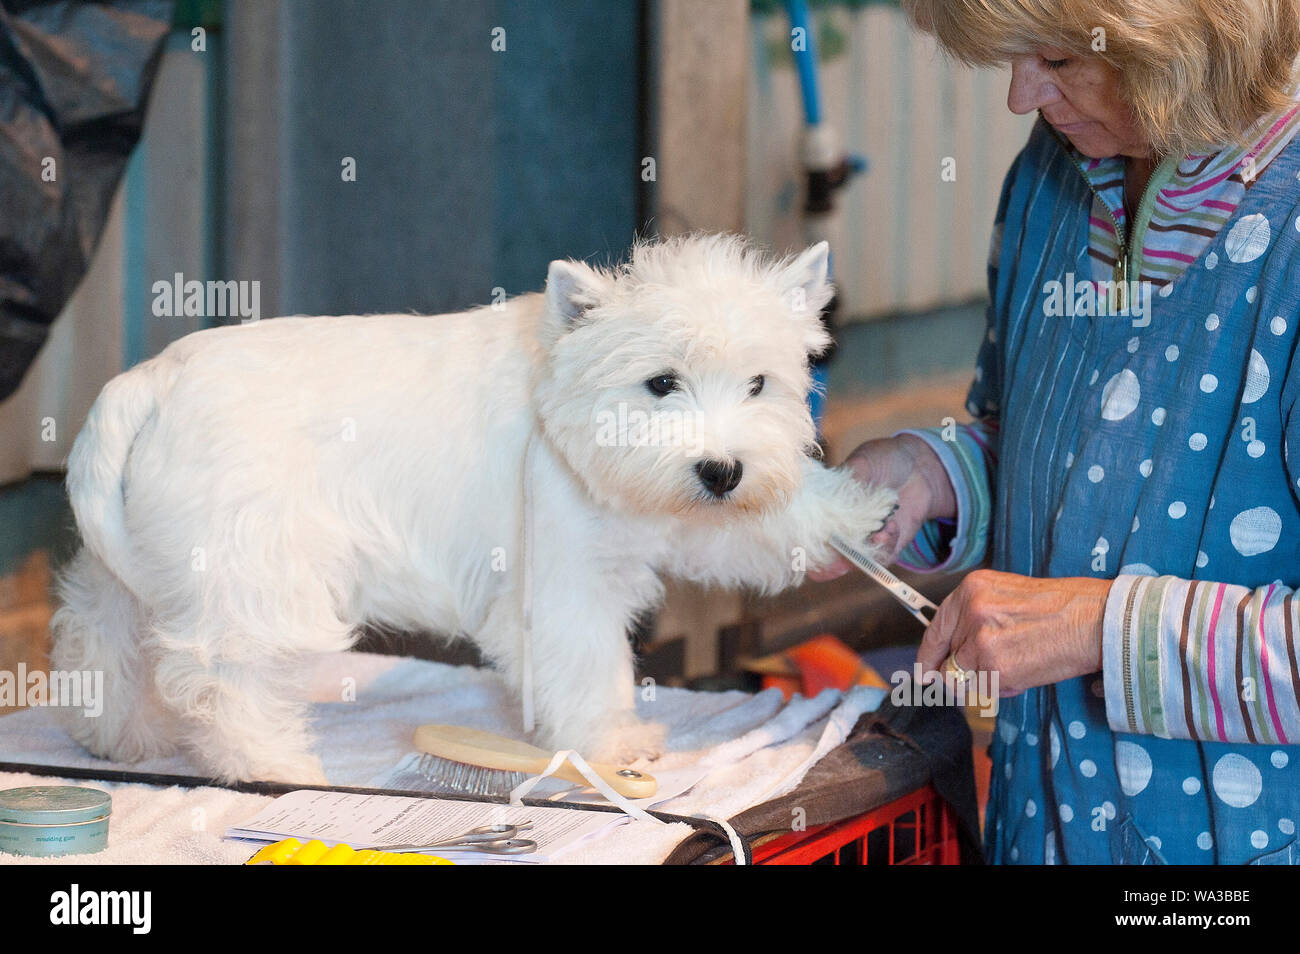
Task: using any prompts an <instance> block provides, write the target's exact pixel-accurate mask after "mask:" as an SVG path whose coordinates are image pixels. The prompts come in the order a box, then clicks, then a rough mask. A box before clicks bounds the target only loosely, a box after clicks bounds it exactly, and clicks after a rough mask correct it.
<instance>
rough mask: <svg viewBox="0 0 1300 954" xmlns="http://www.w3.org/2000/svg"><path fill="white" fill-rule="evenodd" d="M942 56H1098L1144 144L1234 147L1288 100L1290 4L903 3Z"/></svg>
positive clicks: (990, 60)
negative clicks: (1110, 70)
mask: <svg viewBox="0 0 1300 954" xmlns="http://www.w3.org/2000/svg"><path fill="white" fill-rule="evenodd" d="M903 9H904V10H905V11H906V13H907V16H908V18H909V19H910V20H911V21H912V23H913V24H914V25H915V26H917V27H919V28H920V29H922V30H924V31H926V32H928V33H932V34H934V36H935V38H936V39H937V40H938V41H939V44H940V45H941V46H942V47H943V48H944V49H945V50H947V52H948V53H950V54H951V55H953V56H955V57H956V58H957V59H959V60H962V61H964V62H966V63H969V64H972V65H979V66H990V65H994V64H1000V63H1006V62H1008V61H1009V60H1011V59H1012V58H1014V57H1017V56H1022V55H1024V54H1026V53H1032V52H1033V51H1035V50H1037V49H1041V48H1043V47H1052V48H1057V49H1061V50H1066V51H1069V53H1070V54H1071V55H1072V56H1096V57H1100V58H1101V59H1102V60H1104V61H1105V62H1107V63H1109V64H1110V65H1111V66H1112V67H1114V68H1115V69H1117V70H1118V71H1119V74H1120V79H1119V82H1120V89H1121V91H1122V92H1123V94H1124V96H1125V98H1126V99H1127V101H1128V103H1129V105H1130V107H1131V108H1132V110H1133V113H1134V116H1135V118H1136V120H1137V122H1138V125H1139V128H1141V129H1142V130H1143V132H1145V133H1146V135H1147V137H1148V138H1149V139H1150V141H1151V143H1152V145H1153V146H1154V147H1155V149H1156V151H1157V152H1159V153H1162V154H1168V153H1176V154H1179V155H1182V154H1185V153H1189V152H1195V151H1198V150H1205V149H1216V148H1221V147H1223V146H1226V145H1229V144H1231V143H1240V142H1241V139H1242V136H1243V135H1244V134H1245V132H1246V131H1247V130H1248V129H1249V128H1250V127H1251V126H1252V125H1253V124H1254V123H1255V122H1256V121H1258V120H1259V119H1260V118H1261V117H1262V116H1265V115H1267V114H1268V113H1271V112H1273V111H1274V110H1276V109H1280V108H1282V107H1283V106H1285V104H1286V103H1287V101H1288V99H1289V90H1290V87H1291V83H1292V80H1293V65H1294V63H1295V60H1296V56H1297V54H1300V0H903Z"/></svg>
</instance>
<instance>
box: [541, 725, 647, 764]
mask: <svg viewBox="0 0 1300 954" xmlns="http://www.w3.org/2000/svg"><path fill="white" fill-rule="evenodd" d="M604 721H605V724H604V725H602V726H601V728H599V729H597V730H594V731H591V732H588V733H584V734H583V735H582V737H581V738H580V739H578V740H577V741H576V744H572V745H560V746H556V747H557V748H572V749H574V750H575V751H577V752H578V753H579V754H580V755H581V756H582V757H583V758H585V759H586V760H587V761H588V762H604V763H606V764H608V765H617V766H624V765H631V764H632V763H633V762H639V761H647V762H653V761H654V760H655V759H657V758H659V756H661V755H663V753H664V748H665V742H666V740H667V737H668V730H667V729H666V728H665V727H664V726H662V725H660V724H659V723H657V722H645V721H643V720H641V719H639V718H637V717H636V716H635V715H632V714H620V715H615V716H612V717H610V718H609V719H607V720H604Z"/></svg>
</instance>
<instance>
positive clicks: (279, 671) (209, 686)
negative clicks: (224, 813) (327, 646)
mask: <svg viewBox="0 0 1300 954" xmlns="http://www.w3.org/2000/svg"><path fill="white" fill-rule="evenodd" d="M302 668H303V661H302V660H301V659H299V660H293V659H290V658H289V657H286V656H281V657H280V658H266V659H259V660H252V659H247V660H239V661H235V660H230V659H223V660H213V659H205V658H203V656H202V655H201V654H200V653H199V652H198V651H197V647H189V648H176V649H170V650H166V651H164V652H163V653H162V655H161V658H160V659H159V663H158V670H157V682H158V687H159V689H160V691H161V693H162V696H163V699H164V700H165V701H166V702H167V703H168V704H169V705H170V706H171V707H172V709H173V711H174V714H175V716H174V717H175V718H176V720H177V722H178V724H179V726H180V730H181V734H182V741H183V743H184V745H185V747H186V748H187V749H189V750H190V751H191V752H192V754H193V757H194V758H195V760H196V761H197V763H198V764H199V765H201V766H202V767H203V768H204V770H205V771H208V772H210V773H211V774H212V776H213V777H214V778H217V779H220V780H222V781H236V780H252V779H257V780H263V781H279V782H294V783H301V784H304V785H323V784H326V778H325V772H324V769H323V768H322V766H321V761H320V759H319V758H318V757H317V756H315V755H313V754H312V752H311V744H312V737H311V733H310V732H309V730H308V728H307V718H306V715H307V713H306V710H307V705H306V703H305V702H304V701H303V698H302V691H301V682H302V679H301V675H302Z"/></svg>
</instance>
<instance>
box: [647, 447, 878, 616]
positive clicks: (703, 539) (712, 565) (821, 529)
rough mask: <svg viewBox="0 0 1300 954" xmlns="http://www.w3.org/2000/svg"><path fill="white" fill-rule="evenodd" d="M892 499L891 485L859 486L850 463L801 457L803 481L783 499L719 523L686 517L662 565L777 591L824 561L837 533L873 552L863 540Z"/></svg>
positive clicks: (828, 558) (697, 576) (722, 582)
mask: <svg viewBox="0 0 1300 954" xmlns="http://www.w3.org/2000/svg"><path fill="white" fill-rule="evenodd" d="M896 501H897V495H896V494H895V493H894V492H893V491H892V490H886V489H884V488H880V487H864V486H862V484H860V483H859V482H858V481H857V480H856V478H854V476H853V474H852V473H851V472H850V471H849V470H848V469H847V468H843V467H836V468H827V467H823V466H822V465H821V464H819V463H818V462H817V461H814V460H812V459H811V458H805V459H804V461H803V482H802V485H801V486H800V488H799V490H798V491H797V492H796V493H795V495H794V496H793V497H792V498H791V500H790V501H789V502H788V503H787V505H786V506H784V507H782V508H780V509H779V510H775V511H772V512H770V513H768V514H765V515H764V516H763V517H762V518H760V519H758V520H741V521H737V522H735V523H734V524H731V525H728V526H723V527H718V526H711V525H707V524H690V523H687V524H685V525H684V526H683V529H682V531H681V533H682V542H681V544H680V545H679V546H678V547H677V548H676V550H675V552H674V554H673V558H672V560H671V561H670V562H669V564H668V565H667V566H666V567H665V569H666V570H667V571H668V572H669V573H672V574H674V575H678V576H683V577H686V578H687V579H692V580H696V581H699V582H703V583H713V584H718V585H721V586H725V587H732V588H734V587H740V586H749V587H756V588H758V589H760V590H762V591H764V592H768V593H774V592H777V591H779V590H782V589H785V588H786V587H790V586H795V585H797V584H799V583H800V582H802V580H803V577H804V573H805V572H806V571H807V570H808V569H810V568H813V567H817V566H822V565H824V564H826V563H829V562H830V561H831V559H832V556H833V553H834V551H833V550H832V548H831V546H830V539H831V537H832V536H833V535H835V534H838V535H840V536H842V537H843V538H844V539H845V540H848V541H850V542H855V543H857V544H858V545H859V546H861V547H862V548H863V549H864V550H866V551H867V552H869V553H871V552H873V551H874V548H873V547H871V546H869V545H868V544H867V543H866V539H867V537H869V536H870V535H871V534H872V533H874V532H876V531H877V530H879V529H880V528H881V527H882V526H884V524H885V520H886V519H888V517H889V514H890V513H891V512H892V511H893V508H894V504H895V503H896Z"/></svg>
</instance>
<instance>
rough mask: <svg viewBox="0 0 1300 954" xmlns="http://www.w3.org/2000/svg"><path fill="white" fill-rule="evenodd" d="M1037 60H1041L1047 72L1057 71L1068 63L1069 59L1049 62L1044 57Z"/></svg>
mask: <svg viewBox="0 0 1300 954" xmlns="http://www.w3.org/2000/svg"><path fill="white" fill-rule="evenodd" d="M1039 59H1040V60H1042V62H1043V66H1045V67H1046V68H1047V69H1049V70H1059V69H1061V68H1062V67H1064V66H1066V65H1067V64H1068V63H1069V62H1070V61H1069V59H1064V60H1049V59H1048V58H1047V57H1045V56H1040V57H1039Z"/></svg>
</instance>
